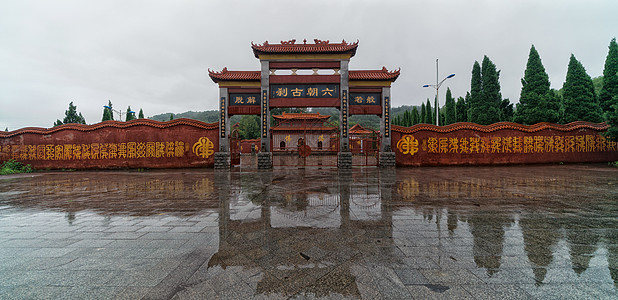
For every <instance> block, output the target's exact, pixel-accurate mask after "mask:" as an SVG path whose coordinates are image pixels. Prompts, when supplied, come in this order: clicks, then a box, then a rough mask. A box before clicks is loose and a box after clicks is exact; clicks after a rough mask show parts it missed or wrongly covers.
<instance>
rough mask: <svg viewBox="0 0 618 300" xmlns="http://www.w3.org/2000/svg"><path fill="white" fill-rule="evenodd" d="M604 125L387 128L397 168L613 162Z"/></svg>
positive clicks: (612, 148)
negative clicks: (389, 130)
mask: <svg viewBox="0 0 618 300" xmlns="http://www.w3.org/2000/svg"><path fill="white" fill-rule="evenodd" d="M608 128H609V126H608V125H606V124H605V123H599V124H595V123H588V122H573V123H569V124H566V125H558V124H550V123H539V124H535V125H530V126H524V125H520V124H515V123H508V122H502V123H496V124H492V125H487V126H483V125H477V124H473V123H456V124H451V125H448V126H440V127H438V126H435V125H430V124H419V125H415V126H412V127H401V126H395V125H393V126H392V139H391V147H392V149H393V151H394V152H395V156H396V162H397V166H440V165H488V164H532V163H559V162H570V163H575V162H608V161H618V151H617V150H618V149H617V148H618V147H617V145H616V141H613V140H611V139H609V138H606V137H604V136H603V135H602V134H603V133H604V132H605V131H606V130H607V129H608Z"/></svg>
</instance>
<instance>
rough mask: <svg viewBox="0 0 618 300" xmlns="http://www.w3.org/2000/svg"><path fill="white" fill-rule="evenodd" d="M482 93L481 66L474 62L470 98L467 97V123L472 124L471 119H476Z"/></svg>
mask: <svg viewBox="0 0 618 300" xmlns="http://www.w3.org/2000/svg"><path fill="white" fill-rule="evenodd" d="M482 92H483V89H482V81H481V64H479V62H478V61H474V65H472V79H471V80H470V97H468V98H469V99H468V121H469V122H474V121H473V119H474V120H476V119H478V115H479V113H480V111H479V110H480V106H481V93H482Z"/></svg>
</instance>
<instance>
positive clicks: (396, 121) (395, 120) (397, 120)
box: [391, 115, 401, 126]
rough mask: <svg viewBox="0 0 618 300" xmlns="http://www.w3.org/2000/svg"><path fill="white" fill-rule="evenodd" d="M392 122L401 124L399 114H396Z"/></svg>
mask: <svg viewBox="0 0 618 300" xmlns="http://www.w3.org/2000/svg"><path fill="white" fill-rule="evenodd" d="M391 124H393V125H399V126H401V125H400V123H399V115H396V116H395V117H394V118H393V121H391Z"/></svg>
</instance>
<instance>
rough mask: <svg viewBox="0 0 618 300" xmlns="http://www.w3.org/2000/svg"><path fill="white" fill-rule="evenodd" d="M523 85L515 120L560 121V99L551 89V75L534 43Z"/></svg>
mask: <svg viewBox="0 0 618 300" xmlns="http://www.w3.org/2000/svg"><path fill="white" fill-rule="evenodd" d="M521 85H522V87H521V93H520V96H519V103H518V104H517V112H516V113H515V116H514V121H515V122H517V123H521V124H525V125H531V124H536V123H539V122H552V123H555V122H558V121H559V110H560V99H559V98H558V97H557V95H556V94H555V93H554V92H552V91H550V89H549V86H550V83H549V76H548V75H547V72H545V67H543V62H542V61H541V57H540V56H539V53H538V52H537V51H536V48H534V45H532V47H531V48H530V53H529V54H528V63H527V64H526V70H525V71H524V78H522V79H521Z"/></svg>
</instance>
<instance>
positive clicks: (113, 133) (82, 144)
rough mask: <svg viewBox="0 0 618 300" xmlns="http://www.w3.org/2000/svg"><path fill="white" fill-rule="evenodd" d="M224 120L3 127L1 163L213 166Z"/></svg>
mask: <svg viewBox="0 0 618 300" xmlns="http://www.w3.org/2000/svg"><path fill="white" fill-rule="evenodd" d="M218 129H219V125H218V124H217V123H212V124H208V123H204V122H200V121H196V120H189V119H176V120H172V121H168V122H158V121H153V120H148V119H138V120H132V121H128V122H118V121H105V122H101V123H97V124H93V125H81V124H66V125H61V126H58V127H54V128H50V129H44V128H24V129H19V130H16V131H11V132H0V162H2V161H6V160H9V159H14V160H16V161H19V162H22V163H25V164H30V165H32V167H34V168H35V169H113V168H186V167H212V166H213V165H214V152H215V151H217V149H218V147H219V139H218Z"/></svg>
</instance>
